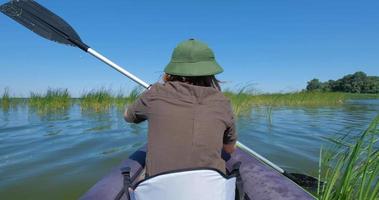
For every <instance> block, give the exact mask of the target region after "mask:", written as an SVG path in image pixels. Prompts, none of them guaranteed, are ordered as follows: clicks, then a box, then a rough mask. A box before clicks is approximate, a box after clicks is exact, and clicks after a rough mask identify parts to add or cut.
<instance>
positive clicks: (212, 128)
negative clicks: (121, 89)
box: [125, 39, 237, 176]
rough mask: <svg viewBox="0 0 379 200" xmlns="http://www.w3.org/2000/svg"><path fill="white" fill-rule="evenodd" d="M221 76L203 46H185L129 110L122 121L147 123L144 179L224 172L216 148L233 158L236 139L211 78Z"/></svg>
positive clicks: (230, 115) (225, 103) (197, 43)
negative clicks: (206, 169)
mask: <svg viewBox="0 0 379 200" xmlns="http://www.w3.org/2000/svg"><path fill="white" fill-rule="evenodd" d="M222 71H223V69H222V68H221V67H220V66H219V65H218V64H217V62H216V61H215V57H214V54H213V52H212V50H211V49H210V48H208V46H207V45H206V44H204V43H202V42H200V41H197V40H194V39H190V40H188V41H184V42H182V43H180V44H179V45H178V46H177V47H176V48H175V49H174V52H173V54H172V59H171V61H170V63H169V64H168V65H167V67H166V68H165V70H164V72H165V74H164V76H163V84H161V83H157V84H154V85H152V86H151V87H150V89H149V90H147V91H146V92H144V93H143V94H142V95H141V97H140V98H139V99H138V100H137V101H136V102H135V103H134V104H132V105H130V106H128V109H127V111H126V112H125V120H126V121H127V122H132V123H140V122H142V121H144V120H148V146H147V149H148V151H147V159H146V174H147V175H148V176H152V175H155V174H158V173H161V172H166V171H171V170H177V169H188V168H197V167H211V168H215V169H218V170H220V171H221V172H224V173H225V161H224V160H223V159H222V158H221V149H224V151H226V152H227V153H232V152H233V151H234V150H235V143H236V140H237V135H236V131H235V125H234V119H233V113H232V109H231V105H230V102H229V101H228V99H227V98H226V97H225V96H224V95H223V94H222V92H221V89H220V86H219V82H218V81H217V79H216V78H215V76H214V75H215V74H219V73H221V72H222Z"/></svg>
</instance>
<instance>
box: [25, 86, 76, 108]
mask: <svg viewBox="0 0 379 200" xmlns="http://www.w3.org/2000/svg"><path fill="white" fill-rule="evenodd" d="M28 103H29V106H30V107H31V108H33V109H36V110H37V111H38V112H40V113H45V112H59V111H63V110H67V109H68V108H69V107H70V106H71V95H70V93H69V92H68V90H67V89H51V88H49V89H48V90H47V91H46V93H44V94H39V93H34V92H32V93H30V98H29V101H28Z"/></svg>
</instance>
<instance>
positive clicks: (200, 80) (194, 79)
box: [163, 74, 221, 91]
mask: <svg viewBox="0 0 379 200" xmlns="http://www.w3.org/2000/svg"><path fill="white" fill-rule="evenodd" d="M163 81H164V82H170V81H179V82H184V83H188V84H191V85H197V86H203V87H213V88H215V89H217V90H219V91H221V87H220V81H219V80H217V79H216V77H215V76H214V75H211V76H177V75H171V74H165V75H164V76H163Z"/></svg>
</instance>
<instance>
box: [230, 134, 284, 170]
mask: <svg viewBox="0 0 379 200" xmlns="http://www.w3.org/2000/svg"><path fill="white" fill-rule="evenodd" d="M237 146H238V147H239V148H240V149H242V150H244V151H245V152H246V153H250V154H252V155H253V156H255V157H256V158H258V159H259V160H261V161H263V162H264V163H266V164H267V165H269V166H270V167H272V168H274V169H275V170H276V171H278V172H280V173H282V174H283V173H284V170H283V169H282V168H280V167H279V166H277V165H275V164H274V163H272V162H271V161H269V160H267V159H266V158H265V157H263V156H261V155H260V154H259V153H257V152H255V151H254V150H252V149H250V148H249V147H247V146H245V145H244V144H242V143H241V142H238V141H237Z"/></svg>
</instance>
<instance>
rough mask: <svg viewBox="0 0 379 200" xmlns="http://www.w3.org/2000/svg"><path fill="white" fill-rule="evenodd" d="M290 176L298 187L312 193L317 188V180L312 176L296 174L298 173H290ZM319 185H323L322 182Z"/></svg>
mask: <svg viewBox="0 0 379 200" xmlns="http://www.w3.org/2000/svg"><path fill="white" fill-rule="evenodd" d="M290 176H291V177H293V178H291V179H292V180H293V181H295V182H296V183H297V184H298V185H300V186H302V187H304V188H307V189H309V190H312V191H316V190H317V187H318V180H317V179H316V178H314V177H312V176H308V175H305V174H298V173H290ZM320 184H321V185H323V184H324V183H323V182H320Z"/></svg>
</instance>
